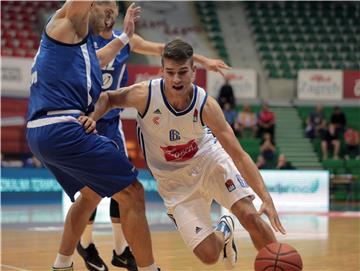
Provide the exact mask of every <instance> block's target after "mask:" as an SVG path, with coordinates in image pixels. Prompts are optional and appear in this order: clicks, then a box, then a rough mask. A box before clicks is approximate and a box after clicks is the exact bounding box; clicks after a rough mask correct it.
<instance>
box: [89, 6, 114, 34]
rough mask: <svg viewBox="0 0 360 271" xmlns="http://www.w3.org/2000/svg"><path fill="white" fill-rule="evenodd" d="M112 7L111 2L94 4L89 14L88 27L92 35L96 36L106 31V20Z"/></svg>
mask: <svg viewBox="0 0 360 271" xmlns="http://www.w3.org/2000/svg"><path fill="white" fill-rule="evenodd" d="M112 5H113V2H112V1H102V2H101V3H100V2H96V1H95V2H94V5H93V7H92V8H91V12H90V26H91V29H92V32H93V34H95V35H98V34H99V33H100V32H101V31H104V30H105V29H106V18H107V14H109V12H108V11H107V10H109V8H110V9H111V6H112Z"/></svg>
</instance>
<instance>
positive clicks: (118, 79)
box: [77, 1, 228, 271]
mask: <svg viewBox="0 0 360 271" xmlns="http://www.w3.org/2000/svg"><path fill="white" fill-rule="evenodd" d="M105 13H106V14H107V16H106V20H105V25H106V27H105V30H104V31H102V32H101V33H100V35H98V36H95V37H94V46H95V49H96V50H98V49H100V48H103V47H104V46H106V45H107V44H108V43H109V42H111V41H112V40H114V39H116V37H118V36H120V35H121V34H122V32H121V31H119V30H113V26H114V24H115V20H116V17H117V16H118V7H117V6H116V2H115V1H112V3H111V5H109V6H108V8H107V9H106V10H105ZM164 46H165V45H164V44H163V43H155V42H150V41H147V40H144V39H143V38H142V37H140V36H139V35H136V34H134V35H133V36H132V37H131V38H130V42H129V44H127V45H125V46H124V48H122V50H121V51H120V52H119V53H118V54H117V55H116V57H115V58H114V59H112V60H111V61H110V62H109V63H108V64H107V65H106V66H105V67H104V68H103V69H102V76H103V86H102V90H103V91H107V90H115V89H118V88H121V87H125V86H126V85H127V80H128V71H127V65H126V63H127V60H128V58H129V55H130V53H131V51H133V52H136V53H139V54H145V55H155V56H160V55H161V53H162V52H163V48H164ZM194 59H195V60H196V61H197V62H199V63H201V64H202V65H203V66H204V67H205V68H207V69H208V70H212V71H217V72H221V69H227V68H228V66H227V65H226V64H225V63H224V62H223V61H222V60H218V59H209V58H206V57H204V56H202V55H197V54H195V55H194ZM120 112H121V110H120V109H114V110H111V111H110V112H108V113H107V114H106V115H105V116H103V117H102V119H101V120H99V121H98V122H97V125H96V129H97V131H98V133H99V134H101V135H103V136H106V137H108V138H110V139H112V140H114V141H115V142H116V143H117V145H118V146H119V149H120V150H122V151H123V152H124V153H125V154H126V144H125V138H124V133H123V130H122V124H121V119H120ZM95 215H96V211H94V213H93V215H92V216H91V218H90V221H89V224H88V225H87V226H86V228H85V230H84V233H83V235H82V237H81V240H80V242H79V244H78V246H77V250H78V252H79V254H80V255H81V256H82V257H83V259H84V261H85V264H86V265H87V266H88V267H89V266H90V268H89V270H90V271H92V270H96V269H94V268H92V267H91V266H94V265H95V266H98V267H101V265H102V264H104V261H103V260H102V259H101V258H100V256H99V253H98V251H97V250H96V247H95V245H94V244H93V238H92V229H93V222H94V219H95ZM110 217H111V221H112V228H113V241H114V244H113V247H114V250H113V257H112V261H111V263H112V264H113V265H114V266H118V267H123V268H126V269H128V270H129V271H136V270H137V267H136V262H135V259H134V257H133V255H132V253H131V250H130V249H129V247H128V244H127V242H126V239H125V237H124V235H123V232H122V229H121V224H120V213H119V205H118V204H117V202H116V201H115V200H113V199H112V200H111V203H110Z"/></svg>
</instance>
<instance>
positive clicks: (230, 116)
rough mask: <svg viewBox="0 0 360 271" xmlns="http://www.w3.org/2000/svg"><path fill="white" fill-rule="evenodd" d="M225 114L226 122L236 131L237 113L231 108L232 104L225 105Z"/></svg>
mask: <svg viewBox="0 0 360 271" xmlns="http://www.w3.org/2000/svg"><path fill="white" fill-rule="evenodd" d="M223 113H224V116H225V119H226V121H227V122H228V123H229V124H230V126H231V128H232V129H233V131H234V133H235V134H236V131H235V119H236V111H235V110H234V109H233V108H232V107H231V104H230V103H225V104H224V108H223Z"/></svg>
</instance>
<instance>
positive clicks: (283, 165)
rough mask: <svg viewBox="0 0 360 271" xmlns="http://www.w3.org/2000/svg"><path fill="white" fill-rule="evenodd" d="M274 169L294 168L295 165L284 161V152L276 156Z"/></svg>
mask: <svg viewBox="0 0 360 271" xmlns="http://www.w3.org/2000/svg"><path fill="white" fill-rule="evenodd" d="M276 169H295V167H294V166H293V165H292V164H291V162H289V161H286V157H285V155H284V154H280V155H279V157H278V162H277V165H276Z"/></svg>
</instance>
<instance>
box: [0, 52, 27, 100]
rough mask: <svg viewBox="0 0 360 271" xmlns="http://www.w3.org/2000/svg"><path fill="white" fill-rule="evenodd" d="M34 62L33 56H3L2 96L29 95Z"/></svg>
mask: <svg viewBox="0 0 360 271" xmlns="http://www.w3.org/2000/svg"><path fill="white" fill-rule="evenodd" d="M32 63H33V59H32V58H31V59H29V58H19V57H1V91H2V96H16V97H28V96H29V89H30V82H31V65H32Z"/></svg>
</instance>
